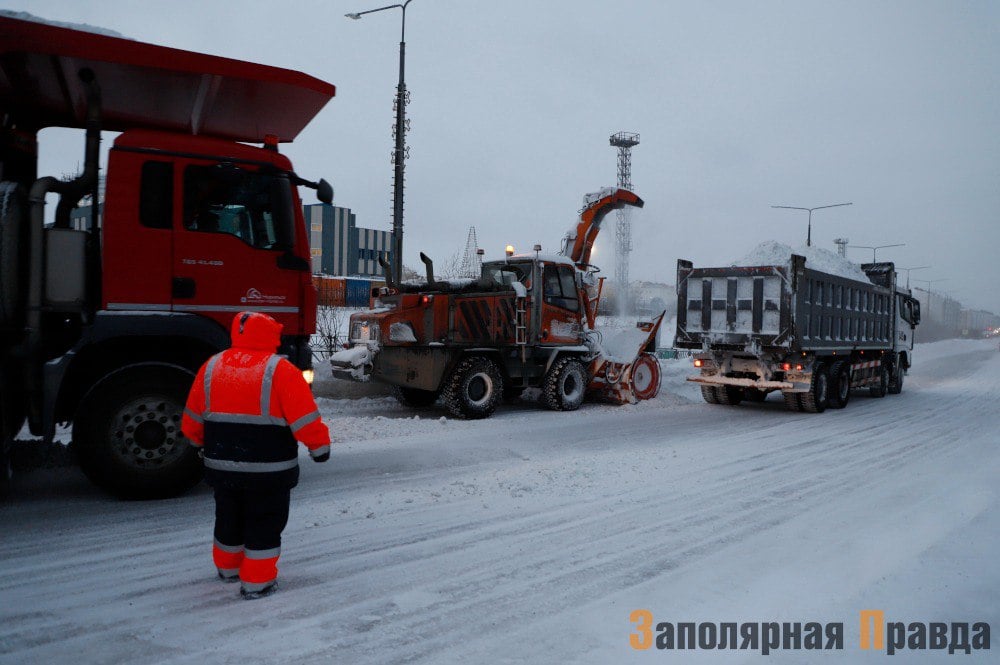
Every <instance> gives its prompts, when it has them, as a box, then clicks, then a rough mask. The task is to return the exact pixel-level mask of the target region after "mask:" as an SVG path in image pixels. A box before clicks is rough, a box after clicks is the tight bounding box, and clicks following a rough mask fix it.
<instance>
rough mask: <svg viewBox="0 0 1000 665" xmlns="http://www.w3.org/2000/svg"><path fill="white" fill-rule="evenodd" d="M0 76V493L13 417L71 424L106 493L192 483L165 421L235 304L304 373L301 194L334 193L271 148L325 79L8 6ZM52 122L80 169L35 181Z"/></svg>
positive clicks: (221, 341)
mask: <svg viewBox="0 0 1000 665" xmlns="http://www.w3.org/2000/svg"><path fill="white" fill-rule="evenodd" d="M0 72H2V76H0V122H2V124H0V148H2V152H0V342H2V355H0V435H2V440H0V485H3V484H5V483H7V481H8V478H9V450H10V443H11V440H12V437H13V436H14V435H16V433H17V431H18V430H20V428H21V426H22V424H23V423H24V422H25V420H26V421H27V423H28V425H29V427H30V429H31V431H32V433H34V434H36V435H41V436H44V437H46V438H47V439H51V438H52V436H53V432H54V429H55V424H56V423H57V422H66V423H72V425H73V447H74V449H75V450H76V452H77V456H78V457H79V460H80V463H81V466H82V467H83V469H84V471H85V472H86V473H87V474H88V475H89V476H90V477H91V478H92V479H94V480H95V481H96V482H97V483H99V484H100V485H102V486H104V487H106V488H108V489H109V490H111V491H114V492H116V493H118V494H121V495H126V496H163V495H169V494H173V493H176V492H178V491H181V490H183V489H185V488H186V487H189V486H190V485H191V484H193V483H194V482H196V481H197V480H198V478H199V477H200V463H199V461H198V460H197V458H196V456H195V454H194V452H193V451H192V450H190V447H189V446H188V445H187V443H186V441H185V440H184V438H183V436H182V435H181V434H180V431H179V426H178V425H179V416H180V412H181V410H182V408H183V401H184V397H185V395H186V392H187V389H188V387H189V386H190V383H191V380H192V378H193V376H194V372H195V371H196V370H197V368H198V367H199V366H200V364H201V363H202V362H204V360H205V359H206V358H207V357H208V356H209V355H211V354H212V353H214V352H216V351H218V350H220V349H222V348H225V347H226V346H228V343H229V335H228V327H229V322H230V321H231V320H232V317H233V314H234V313H235V312H238V311H241V310H254V311H260V312H266V313H268V314H270V315H271V316H273V317H274V318H276V319H277V320H278V321H279V322H281V323H282V324H283V326H284V330H283V335H282V350H281V352H282V353H285V354H287V355H288V356H289V357H290V359H291V360H292V361H293V362H295V363H296V364H297V365H299V366H300V367H301V368H302V369H303V370H308V369H310V368H311V352H310V349H309V344H308V340H309V336H310V335H311V334H312V333H313V332H314V331H315V316H316V291H315V287H314V286H313V284H312V280H311V270H310V252H309V245H308V242H309V234H308V230H307V228H306V226H305V222H304V219H303V216H302V206H301V201H300V199H299V195H298V191H297V185H307V186H310V187H314V188H317V189H318V190H319V192H320V198H321V199H324V200H326V201H327V202H329V199H330V198H331V197H332V190H330V189H329V186H328V185H327V184H326V183H325V182H322V181H321V182H320V183H310V182H308V181H305V180H303V179H302V178H300V177H299V176H298V175H296V174H295V172H294V170H293V169H292V164H291V163H290V162H289V160H288V159H287V157H285V156H284V155H282V154H280V153H279V152H278V144H279V143H281V142H287V141H291V140H292V139H294V138H295V137H296V136H297V135H298V133H299V132H300V131H301V130H302V129H303V128H304V127H305V126H306V124H307V123H308V122H309V121H310V120H311V119H312V118H313V116H315V114H316V113H318V112H319V110H320V109H321V108H322V107H323V106H324V105H325V104H326V103H327V102H328V101H329V99H330V98H332V97H333V96H334V94H335V88H334V86H332V85H330V84H328V83H325V82H323V81H320V80H318V79H315V78H313V77H310V76H307V75H305V74H302V73H300V72H295V71H289V70H284V69H279V68H275V67H269V66H266V65H259V64H254V63H248V62H241V61H237V60H231V59H227V58H220V57H216V56H210V55H204V54H199V53H192V52H188V51H181V50H178V49H172V48H166V47H162V46H156V45H152V44H146V43H142V42H136V41H132V40H128V39H123V38H119V37H113V36H107V35H101V34H93V33H90V32H84V31H80V30H74V29H69V28H64V27H58V26H55V25H50V24H44V23H37V22H32V21H25V20H19V19H14V18H8V17H0ZM51 126H58V127H70V128H82V129H85V130H86V143H85V150H84V168H83V173H82V174H81V175H80V176H79V177H77V178H75V179H71V180H59V179H57V178H53V177H42V178H39V177H38V173H37V170H38V166H37V154H38V151H37V135H38V132H39V130H41V129H43V128H45V127H51ZM105 130H112V131H120V132H123V133H122V134H120V135H119V136H118V137H117V138H116V139H115V141H114V145H113V146H112V147H111V149H110V150H109V154H108V161H107V164H108V166H107V173H106V188H105V192H104V200H103V204H102V205H101V210H102V214H101V215H100V219H99V220H98V221H94V220H93V217H94V216H93V215H91V219H90V220H87V223H86V224H85V225H84V228H80V224H75V225H74V224H71V222H70V214H71V211H72V210H73V209H74V208H75V207H76V206H77V205H78V204H79V203H80V201H81V199H84V198H85V197H88V196H89V197H90V201H91V202H93V201H96V200H99V191H98V170H99V167H98V163H99V144H100V140H101V137H100V132H101V131H105ZM254 143H255V144H258V145H249V144H254ZM259 144H263V145H259ZM53 193H55V194H58V195H59V196H60V199H59V204H58V206H57V208H56V211H55V218H54V222H46V221H45V217H44V207H45V197H46V195H47V194H53ZM93 207H94V206H92V207H91V208H92V209H93Z"/></svg>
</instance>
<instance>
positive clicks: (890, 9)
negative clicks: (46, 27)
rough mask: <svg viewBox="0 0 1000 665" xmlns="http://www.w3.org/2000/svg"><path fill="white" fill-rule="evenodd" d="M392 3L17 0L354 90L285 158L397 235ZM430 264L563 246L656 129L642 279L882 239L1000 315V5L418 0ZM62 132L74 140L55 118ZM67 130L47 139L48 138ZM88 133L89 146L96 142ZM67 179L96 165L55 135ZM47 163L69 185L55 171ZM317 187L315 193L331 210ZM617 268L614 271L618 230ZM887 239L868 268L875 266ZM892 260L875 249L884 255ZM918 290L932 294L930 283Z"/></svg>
mask: <svg viewBox="0 0 1000 665" xmlns="http://www.w3.org/2000/svg"><path fill="white" fill-rule="evenodd" d="M387 1H388V0H374V1H372V0H353V1H350V2H344V1H343V0H326V1H320V0H291V1H289V2H282V3H279V2H274V1H273V0H269V1H263V0H261V1H256V0H241V1H239V2H236V1H231V2H223V1H220V0H200V1H197V2H193V1H190V0H170V1H169V2H167V1H159V0H148V1H144V2H136V1H134V0H133V1H125V0H101V1H100V2H88V1H81V0H30V1H29V0H20V1H18V0H0V8H4V9H14V10H22V11H28V12H30V13H32V14H35V15H37V16H40V17H42V18H45V19H50V20H60V21H71V22H82V23H89V24H92V25H96V26H100V27H104V28H108V29H112V30H116V31H118V32H121V33H122V34H124V35H126V36H128V37H132V38H134V39H139V40H142V41H148V42H154V43H158V44H164V45H168V46H173V47H177V48H182V49H189V50H194V51H201V52H207V53H212V54H216V55H222V56H227V57H231V58H239V59H246V60H252V61H257V62H262V63H267V64H272V65H277V66H282V67H287V68H291V69H297V70H301V71H304V72H307V73H309V74H312V75H314V76H317V77H319V78H321V79H324V80H326V81H329V82H331V83H333V84H335V85H336V86H337V96H336V97H335V98H334V99H333V100H332V101H331V102H330V104H329V105H328V106H327V107H326V108H325V109H324V110H323V111H322V112H321V113H320V115H319V116H318V117H317V118H316V120H315V121H314V122H313V123H312V124H311V125H310V127H309V128H308V129H307V130H306V131H305V132H303V134H302V135H301V136H300V137H299V139H298V140H297V141H296V142H295V143H294V144H292V145H289V146H287V147H285V148H284V149H283V150H284V151H285V152H286V153H288V154H289V155H290V156H291V157H292V159H293V161H294V163H295V164H296V168H297V170H298V172H299V173H301V174H302V175H304V176H306V177H319V176H324V177H326V178H327V179H328V180H330V181H331V182H332V183H333V184H334V187H335V189H336V200H335V202H336V203H337V204H338V205H342V206H346V207H350V208H352V209H353V210H354V211H355V212H356V213H357V215H358V221H359V224H360V225H362V226H367V227H373V228H379V229H389V228H391V181H392V167H391V165H390V162H389V155H390V152H391V147H392V138H391V134H390V130H391V126H392V123H393V120H394V117H393V113H392V99H393V95H394V94H395V84H396V78H397V67H398V42H399V27H400V12H399V11H398V10H392V11H386V12H381V13H378V14H374V15H370V16H366V17H364V18H363V19H362V20H360V21H352V20H349V19H347V18H345V17H344V14H345V13H347V12H352V11H363V10H366V9H374V8H377V7H380V6H382V5H384V4H386V2H387ZM406 28H407V30H406V37H407V51H406V69H407V75H406V80H407V84H408V87H409V88H410V90H411V92H412V103H411V105H410V106H409V108H408V113H409V117H410V118H411V120H412V131H411V133H410V136H409V143H410V145H411V157H410V159H409V161H408V162H407V189H406V226H405V235H404V241H405V248H406V249H405V252H404V259H405V263H407V264H408V265H411V266H418V265H419V261H418V259H417V252H418V251H420V250H423V251H426V252H427V253H428V254H430V255H431V256H432V257H434V258H436V259H438V260H440V261H444V260H446V259H447V258H448V257H449V256H451V255H454V254H456V253H458V254H460V253H461V252H462V251H463V250H464V247H465V242H466V237H467V234H468V230H469V227H470V226H475V227H476V231H477V234H478V238H479V243H480V246H482V247H484V248H485V250H486V256H487V258H496V257H499V256H501V255H502V251H503V249H502V248H503V246H504V245H505V244H506V243H512V244H514V245H515V247H517V248H518V249H519V250H529V249H530V247H531V246H532V245H533V244H534V243H536V242H537V243H541V244H542V245H543V247H544V248H545V250H546V251H554V250H556V249H557V248H558V245H559V240H560V238H561V237H562V235H563V233H564V232H565V231H566V229H568V228H569V227H570V226H571V225H572V224H573V221H574V219H575V215H576V211H577V210H578V209H579V207H580V205H581V200H582V195H583V194H584V193H585V192H589V191H594V190H596V189H598V188H600V187H602V186H607V185H613V184H614V183H615V181H616V162H615V152H614V150H613V149H612V148H611V147H609V145H608V137H609V135H610V134H612V133H614V132H617V131H620V130H625V131H631V132H638V133H639V134H640V135H641V143H640V145H639V146H638V147H636V148H635V149H634V151H633V157H632V182H633V184H634V189H635V191H636V193H638V194H639V195H640V196H642V197H643V198H644V199H645V201H646V207H645V209H644V210H643V211H641V212H639V213H638V214H636V215H635V216H634V218H633V242H634V251H633V254H632V265H631V276H632V278H634V279H648V280H657V281H664V282H668V283H673V281H674V273H675V269H676V259H677V258H687V259H691V260H693V261H694V262H695V264H696V265H709V264H725V263H727V262H729V261H731V260H734V259H737V258H739V257H741V256H743V255H744V254H746V253H748V252H749V251H750V250H751V249H752V248H753V247H754V246H755V245H756V244H757V243H758V242H759V241H762V240H771V239H773V240H778V241H781V242H784V243H787V244H790V245H793V246H795V245H800V244H804V241H805V235H806V217H807V215H806V213H805V212H798V211H786V210H773V209H771V207H770V206H771V205H773V204H784V205H793V206H802V207H813V206H821V205H826V204H832V203H840V202H845V201H851V202H853V204H854V205H853V206H850V207H844V208H836V209H832V210H821V211H817V212H815V213H814V214H813V241H814V244H815V245H818V246H820V247H825V248H828V249H830V250H834V249H835V246H834V244H833V239H834V238H837V237H847V238H849V239H850V241H851V244H854V245H886V244H894V243H906V246H905V247H897V248H891V249H884V250H880V252H879V258H880V259H886V260H894V261H896V263H897V266H901V267H907V266H923V265H929V266H932V267H931V268H927V269H924V270H920V271H917V272H914V273H913V274H912V279H913V280H914V282H915V280H917V279H918V278H919V279H925V280H945V281H941V282H937V283H935V284H933V285H932V286H931V288H932V290H934V291H935V292H938V291H940V292H945V293H949V294H950V295H952V296H953V297H955V298H957V299H959V300H961V301H962V302H963V304H965V306H967V307H973V308H984V309H989V310H992V311H994V312H998V313H1000V268H998V252H1000V223H998V222H1000V3H998V2H995V1H993V0H983V1H978V2H973V1H965V0H941V1H937V2H932V1H920V0H850V1H848V0H845V1H837V0H827V1H824V2H817V1H810V0H794V1H767V0H761V1H757V2H736V1H719V2H675V1H668V0H662V1H656V0H544V1H543V0H497V1H495V2H485V1H473V0H464V1H463V0H413V2H412V3H411V4H410V6H409V8H408V9H407V25H406ZM47 132H53V130H47ZM46 138H47V137H46V136H45V135H44V134H43V141H45V140H46ZM74 139H75V137H74ZM48 144H49V145H45V144H43V146H42V150H43V163H42V168H43V169H48V171H49V172H55V173H56V174H60V173H62V172H64V171H66V170H71V169H72V168H74V167H75V165H76V164H77V163H78V162H79V161H80V160H81V156H82V150H83V147H82V138H80V139H79V140H78V141H77V140H73V141H71V142H68V143H67V142H65V137H64V136H62V135H61V134H59V133H58V132H54V133H53V134H52V138H51V139H50V140H49V141H48ZM46 174H47V173H46ZM308 198H309V197H308V196H307V199H308ZM609 222H611V223H610V224H608V227H607V228H606V229H605V232H604V234H603V236H602V240H603V242H601V243H599V246H598V254H597V255H596V257H595V260H596V262H597V263H598V264H600V265H602V267H603V268H604V272H605V274H608V275H613V274H614V264H613V237H614V231H613V220H609ZM870 256H871V252H870V250H860V249H851V250H848V257H849V258H851V259H853V260H855V261H858V262H862V261H866V260H869V259H870ZM866 257H867V258H866ZM915 284H916V282H915Z"/></svg>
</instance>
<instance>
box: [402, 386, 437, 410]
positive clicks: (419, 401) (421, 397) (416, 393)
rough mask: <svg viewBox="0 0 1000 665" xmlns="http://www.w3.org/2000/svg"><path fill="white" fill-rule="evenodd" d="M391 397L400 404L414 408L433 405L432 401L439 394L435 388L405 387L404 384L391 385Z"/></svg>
mask: <svg viewBox="0 0 1000 665" xmlns="http://www.w3.org/2000/svg"><path fill="white" fill-rule="evenodd" d="M392 394H393V397H395V398H396V400H397V401H398V402H399V403H400V404H402V405H403V406H408V407H411V408H414V409H426V408H429V407H431V406H434V403H435V402H436V401H437V400H438V397H440V396H441V393H440V392H438V391H435V390H421V389H420V388H407V387H404V386H393V388H392Z"/></svg>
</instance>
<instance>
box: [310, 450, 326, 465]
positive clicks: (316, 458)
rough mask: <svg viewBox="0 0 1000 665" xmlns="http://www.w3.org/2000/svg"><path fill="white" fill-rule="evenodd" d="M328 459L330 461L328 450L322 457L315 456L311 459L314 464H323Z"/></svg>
mask: <svg viewBox="0 0 1000 665" xmlns="http://www.w3.org/2000/svg"><path fill="white" fill-rule="evenodd" d="M328 459H330V451H329V450H328V451H326V452H325V453H323V454H322V455H316V457H313V461H314V462H325V461H327V460H328Z"/></svg>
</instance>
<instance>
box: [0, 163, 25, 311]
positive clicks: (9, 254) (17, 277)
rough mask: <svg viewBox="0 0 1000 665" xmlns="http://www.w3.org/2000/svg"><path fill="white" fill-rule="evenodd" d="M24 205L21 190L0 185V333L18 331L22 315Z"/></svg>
mask: <svg viewBox="0 0 1000 665" xmlns="http://www.w3.org/2000/svg"><path fill="white" fill-rule="evenodd" d="M26 216H27V203H26V197H25V195H24V188H22V187H21V186H20V185H18V184H17V183H16V182H0V329H2V328H11V327H19V326H20V325H21V324H22V322H21V317H22V314H23V305H24V291H25V290H24V289H23V288H21V286H22V285H21V273H22V267H23V265H24V264H23V261H22V260H21V257H22V255H23V252H22V248H23V246H24V240H25V238H24V237H23V235H24V230H25V221H26Z"/></svg>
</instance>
